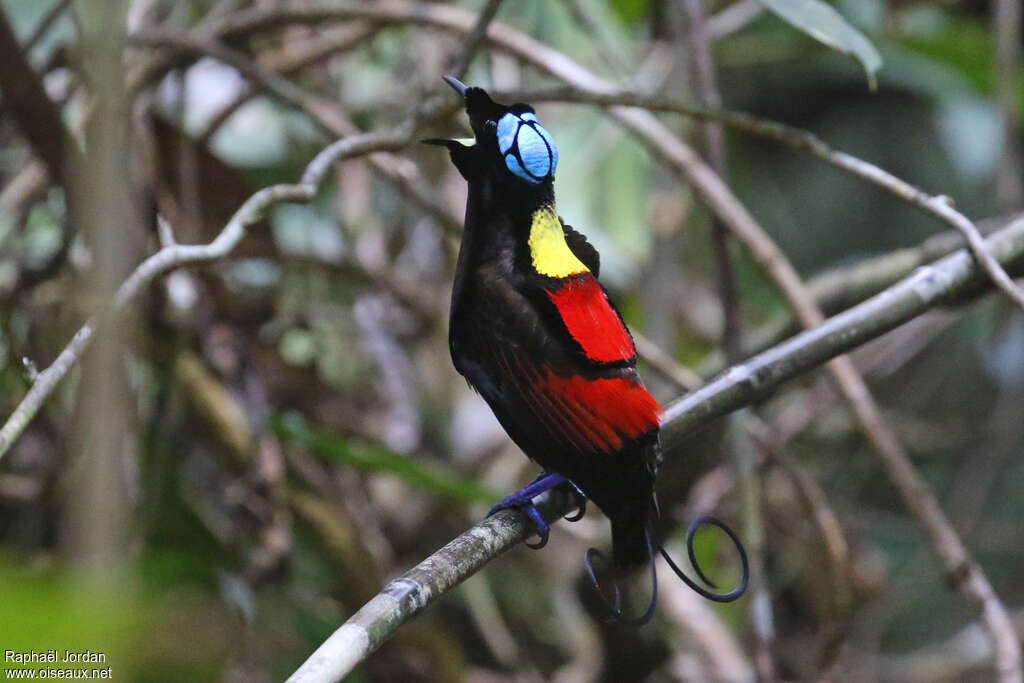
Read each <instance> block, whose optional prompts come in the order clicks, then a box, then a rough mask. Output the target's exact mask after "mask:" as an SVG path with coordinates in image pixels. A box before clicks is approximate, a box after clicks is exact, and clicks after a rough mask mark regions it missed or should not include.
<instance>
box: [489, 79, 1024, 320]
mask: <svg viewBox="0 0 1024 683" xmlns="http://www.w3.org/2000/svg"><path fill="white" fill-rule="evenodd" d="M497 95H498V96H515V97H519V98H523V99H529V100H530V101H531V102H542V101H565V102H574V103H581V102H587V103H590V104H597V105H601V106H606V107H612V108H613V109H614V108H618V107H619V106H630V107H639V108H642V109H646V110H648V111H666V112H673V113H676V114H681V115H683V116H691V117H694V118H697V119H702V120H707V121H715V122H717V123H721V124H722V125H725V126H729V127H730V128H734V129H736V130H739V131H742V132H744V133H747V134H750V135H756V136H759V137H765V138H768V139H771V140H774V141H776V142H779V143H782V144H784V145H786V146H788V147H791V148H793V149H796V150H798V151H803V152H807V153H809V154H811V155H812V156H815V157H817V158H818V159H821V160H822V161H825V162H827V163H829V164H831V165H833V166H835V167H836V168H838V169H840V170H842V171H844V172H846V173H849V174H850V175H853V176H855V177H857V178H860V179H861V180H864V181H867V182H869V183H871V184H873V185H875V186H877V187H879V188H881V189H883V190H885V191H886V192H888V193H889V194H892V195H894V196H896V197H898V198H899V199H902V200H903V201H905V202H907V203H908V204H911V205H912V206H916V207H917V208H919V209H921V210H922V211H924V212H925V213H928V214H931V215H932V216H934V217H935V218H938V219H939V220H941V221H943V222H944V223H946V224H948V225H950V226H952V227H953V228H955V229H956V230H957V231H958V232H960V234H961V235H963V236H964V238H965V239H966V240H967V243H968V245H969V247H970V249H971V253H972V254H974V257H975V258H977V259H978V261H979V262H980V263H981V264H982V265H983V266H984V268H985V272H987V273H988V274H989V277H991V278H992V280H993V282H995V283H996V285H997V286H998V287H999V289H1000V290H1001V291H1002V292H1003V293H1004V294H1006V296H1007V297H1009V298H1010V300H1012V301H1013V302H1014V303H1015V304H1017V305H1018V306H1020V307H1021V308H1022V309H1024V290H1021V288H1019V287H1018V286H1017V285H1015V284H1014V282H1013V280H1011V279H1010V277H1009V276H1008V275H1007V274H1006V271H1004V270H1003V269H1002V268H1001V267H1000V266H999V264H998V263H997V262H996V261H995V260H994V259H993V258H991V256H990V255H989V254H986V253H985V249H984V242H985V240H984V238H983V237H982V235H981V233H980V232H978V228H977V227H976V226H975V225H974V223H973V222H972V221H971V220H970V219H969V218H967V216H965V215H964V214H962V213H960V212H959V211H957V210H956V209H955V208H954V207H953V205H952V202H951V200H950V199H949V197H945V196H942V195H929V194H928V193H926V192H924V191H923V190H920V189H919V188H916V187H914V186H913V185H911V184H910V183H908V182H906V181H905V180H902V179H900V178H898V177H896V176H894V175H893V174H891V173H889V172H888V171H886V170H884V169H882V168H879V167H878V166H875V165H874V164H871V163H869V162H867V161H864V160H862V159H858V158H857V157H855V156H853V155H851V154H847V153H846V152H841V151H838V150H834V149H832V147H831V146H830V145H829V144H828V143H826V142H825V141H823V140H822V139H821V138H819V137H818V136H816V135H814V134H813V133H810V132H808V131H805V130H801V129H799V128H794V127H792V126H787V125H785V124H782V123H778V122H776V121H770V120H767V119H762V118H759V117H756V116H752V115H750V114H746V113H743V112H734V111H720V110H713V109H707V108H703V107H697V106H693V105H689V104H686V103H682V102H678V101H674V100H670V99H666V98H662V97H652V96H645V95H641V94H637V93H629V92H617V93H613V92H595V91H594V89H592V88H580V87H579V86H577V87H576V88H561V89H555V90H546V91H545V90H541V91H529V92H522V91H519V92H516V93H502V92H499V93H497Z"/></svg>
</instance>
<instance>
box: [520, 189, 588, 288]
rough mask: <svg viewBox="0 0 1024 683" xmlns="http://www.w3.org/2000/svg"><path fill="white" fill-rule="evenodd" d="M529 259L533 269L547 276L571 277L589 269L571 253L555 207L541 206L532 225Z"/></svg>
mask: <svg viewBox="0 0 1024 683" xmlns="http://www.w3.org/2000/svg"><path fill="white" fill-rule="evenodd" d="M529 245H530V258H531V259H532V260H533V269H534V270H536V271H537V272H538V273H540V274H541V275H547V276H548V277H569V276H570V275H576V274H577V273H584V272H587V271H588V270H589V269H588V268H587V267H586V266H585V265H583V262H582V261H580V260H579V259H578V258H576V254H574V253H572V249H570V248H569V245H568V243H566V241H565V233H564V232H562V224H561V223H560V222H559V221H558V214H557V213H556V212H555V208H554V207H553V206H542V207H541V208H539V209H537V211H536V213H534V214H533V223H532V224H531V225H530V239H529Z"/></svg>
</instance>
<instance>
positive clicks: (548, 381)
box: [424, 76, 746, 623]
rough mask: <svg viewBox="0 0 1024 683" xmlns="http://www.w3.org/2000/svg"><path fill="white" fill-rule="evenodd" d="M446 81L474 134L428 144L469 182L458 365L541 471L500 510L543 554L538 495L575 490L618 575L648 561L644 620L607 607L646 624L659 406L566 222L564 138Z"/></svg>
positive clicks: (457, 319)
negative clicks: (598, 519)
mask: <svg viewBox="0 0 1024 683" xmlns="http://www.w3.org/2000/svg"><path fill="white" fill-rule="evenodd" d="M444 80H445V81H446V82H447V83H448V85H450V86H451V87H452V88H453V89H454V90H455V91H456V92H457V93H458V94H459V95H460V96H461V97H462V99H463V103H464V105H465V111H466V113H467V114H468V116H469V122H470V127H471V128H472V131H473V137H471V138H453V139H431V140H424V142H427V143H429V144H435V145H441V146H444V147H446V148H447V149H448V152H449V155H450V157H451V160H452V162H453V163H454V165H455V167H456V168H457V169H458V171H459V173H460V174H461V175H462V177H463V178H464V179H465V180H466V181H467V183H468V195H467V202H466V214H465V221H464V230H463V235H462V241H461V245H460V247H459V255H458V260H457V263H456V268H455V277H454V282H453V286H452V294H451V304H450V320H449V335H448V344H449V349H450V352H451V358H452V362H453V364H454V366H455V369H456V370H457V371H458V372H459V373H460V374H461V375H462V376H463V377H464V378H465V379H466V380H467V382H468V383H469V385H470V386H471V387H472V388H473V389H474V390H476V391H477V392H478V393H479V394H480V396H482V397H483V399H484V401H485V402H486V403H487V404H488V405H489V406H490V408H491V410H492V411H493V413H494V415H495V416H496V417H497V419H498V421H499V422H500V423H501V426H502V427H503V428H504V429H505V431H506V432H507V433H508V435H509V437H510V438H511V439H512V441H513V442H514V443H515V444H516V445H517V446H518V447H519V448H520V449H521V450H522V451H523V452H524V453H525V454H526V456H527V457H528V458H530V459H531V460H532V461H534V462H535V463H536V464H538V465H539V466H540V467H541V469H542V472H541V474H540V476H538V478H537V479H536V480H535V481H534V482H533V483H531V484H530V485H528V486H526V487H525V488H523V489H522V490H520V491H518V492H516V493H514V494H512V495H510V496H508V497H507V498H505V499H504V500H502V501H500V502H499V503H498V504H497V505H495V506H494V508H492V510H491V514H493V513H494V512H496V511H497V510H500V509H504V508H510V507H511V508H517V509H520V510H522V511H523V512H524V513H525V514H526V515H527V516H528V517H529V519H530V520H531V521H532V522H533V525H534V529H535V531H536V533H537V534H538V536H539V537H540V541H539V542H538V543H536V544H534V545H533V547H542V546H543V545H544V544H545V543H546V542H547V537H548V530H549V527H548V524H547V522H546V521H545V520H544V519H543V517H542V516H541V515H540V513H539V512H538V511H537V509H536V507H535V506H534V505H533V503H532V499H533V498H535V497H536V496H538V495H539V494H540V493H542V492H544V491H546V490H548V489H551V488H554V487H556V486H565V487H568V488H569V490H570V492H571V493H572V494H573V495H574V496H575V497H576V499H577V501H578V505H579V513H578V515H576V516H574V517H573V518H571V519H577V518H579V517H581V516H582V515H583V513H584V511H585V505H586V501H587V500H589V501H591V502H593V503H594V504H595V505H596V506H597V507H598V508H599V509H600V510H601V511H602V512H603V513H604V515H605V516H606V517H607V518H608V520H609V521H610V525H611V536H612V552H611V564H612V569H613V570H614V571H615V572H616V575H617V576H618V575H624V574H628V573H630V572H632V571H633V570H635V569H637V568H640V567H643V566H645V565H648V564H649V565H650V568H651V576H652V584H653V590H652V598H651V602H650V604H649V607H648V609H647V610H646V611H645V612H644V613H642V614H641V615H640V616H639V617H635V618H630V617H626V616H625V615H624V614H622V612H621V608H620V606H619V592H618V588H617V587H616V588H615V600H614V603H615V604H614V605H612V604H610V603H609V602H608V600H607V599H605V603H606V605H607V606H608V607H609V609H610V611H611V612H612V614H613V616H615V617H616V618H618V619H619V620H620V621H633V622H636V623H642V622H645V621H646V620H648V619H649V618H650V615H651V613H652V611H653V608H654V602H655V600H656V595H657V579H656V574H655V573H654V562H653V554H654V546H655V545H657V547H658V549H659V550H661V551H662V554H664V555H665V556H666V557H667V553H664V551H663V550H662V549H661V545H660V544H655V543H653V542H652V538H651V522H652V519H653V518H654V517H655V516H656V515H657V499H656V496H655V481H656V478H657V473H658V467H659V464H660V461H661V449H660V444H659V422H660V417H661V414H662V408H661V406H660V405H659V403H658V401H657V400H656V399H655V398H654V397H653V396H652V395H651V394H650V392H649V391H647V389H646V388H645V387H644V384H643V381H642V380H641V378H640V375H639V373H638V372H637V352H636V347H635V344H634V342H633V337H632V335H631V334H630V331H629V328H628V327H627V326H626V324H625V322H624V320H623V317H622V315H621V313H620V312H619V310H618V309H617V308H616V306H615V304H614V303H613V302H612V300H611V298H610V297H609V295H608V292H607V290H606V289H605V288H604V286H603V285H602V284H601V282H600V281H599V279H598V277H599V273H600V267H601V263H600V255H599V254H598V252H597V250H596V249H595V248H594V246H593V245H592V244H591V243H590V242H589V241H588V240H587V238H586V237H585V236H584V235H583V234H582V233H581V232H579V231H577V230H575V229H574V228H573V227H571V226H570V225H568V224H567V223H565V221H563V220H562V218H561V217H560V216H559V214H558V210H557V208H556V204H555V194H554V178H555V172H556V169H557V166H558V147H557V145H556V144H555V141H554V138H553V136H552V135H551V134H550V133H549V132H548V131H547V129H545V128H544V127H543V126H542V125H541V123H540V121H539V120H538V118H537V113H536V111H535V110H534V108H533V107H531V106H530V105H527V104H522V103H517V104H512V105H510V106H506V105H503V104H499V103H497V102H495V101H494V100H493V99H491V97H490V96H489V95H488V93H487V92H486V91H485V90H483V89H482V88H479V87H469V86H467V85H465V84H464V83H462V82H461V81H459V80H458V79H456V78H454V77H451V76H445V77H444ZM567 519H569V518H567ZM709 519H710V518H709ZM711 523H715V524H717V525H719V526H722V525H721V524H720V523H718V522H717V520H713V519H712V520H711ZM726 531H727V533H729V535H730V537H731V538H733V539H734V540H735V537H734V536H733V535H732V533H731V531H728V530H726ZM737 543H738V541H737ZM692 555H693V553H692V552H691V558H692ZM599 556H600V557H603V555H601V554H600V553H599V552H598V551H596V550H595V549H591V550H589V551H588V553H587V570H588V572H589V574H590V577H591V580H592V581H593V582H594V584H595V586H596V587H597V588H598V591H599V594H600V593H601V589H600V586H599V585H598V580H597V578H596V576H595V572H594V569H593V566H592V564H593V560H594V559H595V558H596V557H599ZM670 562H671V560H670ZM671 566H672V567H673V569H674V570H676V571H677V573H679V574H680V575H681V576H682V574H681V572H679V571H678V569H677V568H676V567H675V565H674V563H673V564H672V565H671ZM744 566H745V558H744ZM697 572H698V574H699V575H700V576H701V578H702V579H703V580H705V582H707V583H709V585H711V586H714V584H712V583H710V582H708V581H707V579H706V578H705V577H704V575H703V573H702V572H701V571H700V569H699V568H698V569H697ZM744 575H746V574H745V573H744ZM684 580H687V579H685V578H684ZM687 582H688V583H690V582H689V580H687ZM690 585H691V586H693V584H692V583H690ZM702 594H703V593H702ZM710 595H712V596H715V597H713V599H718V598H719V597H721V594H714V593H711V594H710ZM737 597H738V596H737ZM602 598H603V599H604V596H603V595H602Z"/></svg>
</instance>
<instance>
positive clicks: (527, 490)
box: [487, 472, 587, 548]
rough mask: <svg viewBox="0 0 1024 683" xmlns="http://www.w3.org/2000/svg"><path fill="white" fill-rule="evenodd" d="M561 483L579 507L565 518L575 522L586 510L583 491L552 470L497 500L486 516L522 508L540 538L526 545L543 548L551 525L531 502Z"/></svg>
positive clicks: (542, 473)
mask: <svg viewBox="0 0 1024 683" xmlns="http://www.w3.org/2000/svg"><path fill="white" fill-rule="evenodd" d="M563 484H568V486H569V487H570V491H571V493H572V496H573V498H574V499H575V501H576V507H577V508H578V509H579V512H577V513H576V514H575V515H573V516H572V517H567V518H566V519H569V521H572V522H575V521H576V520H578V519H580V518H581V517H583V514H584V513H585V512H586V504H587V498H586V496H584V495H583V492H582V491H580V489H579V487H577V486H576V485H575V484H573V483H572V482H571V481H569V480H568V479H566V478H565V477H563V476H562V475H561V474H555V473H552V472H541V473H540V475H539V476H538V477H537V478H536V479H534V480H533V481H532V482H530V483H529V484H527V485H526V486H524V487H523V488H521V489H519V490H518V491H516V492H515V493H513V494H512V495H510V496H506V497H505V498H503V499H502V500H501V501H499V502H498V503H497V504H496V505H495V506H494V507H492V508H491V511H490V512H488V513H487V516H488V517H490V516H491V515H493V514H494V513H495V512H497V511H498V510H505V509H507V508H514V509H517V510H522V511H523V513H524V514H525V515H526V516H527V517H528V518H529V519H530V521H531V522H533V528H534V531H535V532H536V533H537V535H538V536H539V537H540V540H539V541H538V542H537V543H527V544H526V545H528V546H529V547H531V548H543V547H544V546H545V545H547V542H548V534H549V533H550V531H551V526H550V525H549V524H548V523H547V521H545V519H544V517H543V516H542V515H541V514H540V511H539V510H538V509H537V506H536V505H534V504H533V499H534V498H536V497H537V496H539V495H540V494H542V493H544V492H546V491H550V490H551V489H553V488H555V487H558V486H561V485H563Z"/></svg>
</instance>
